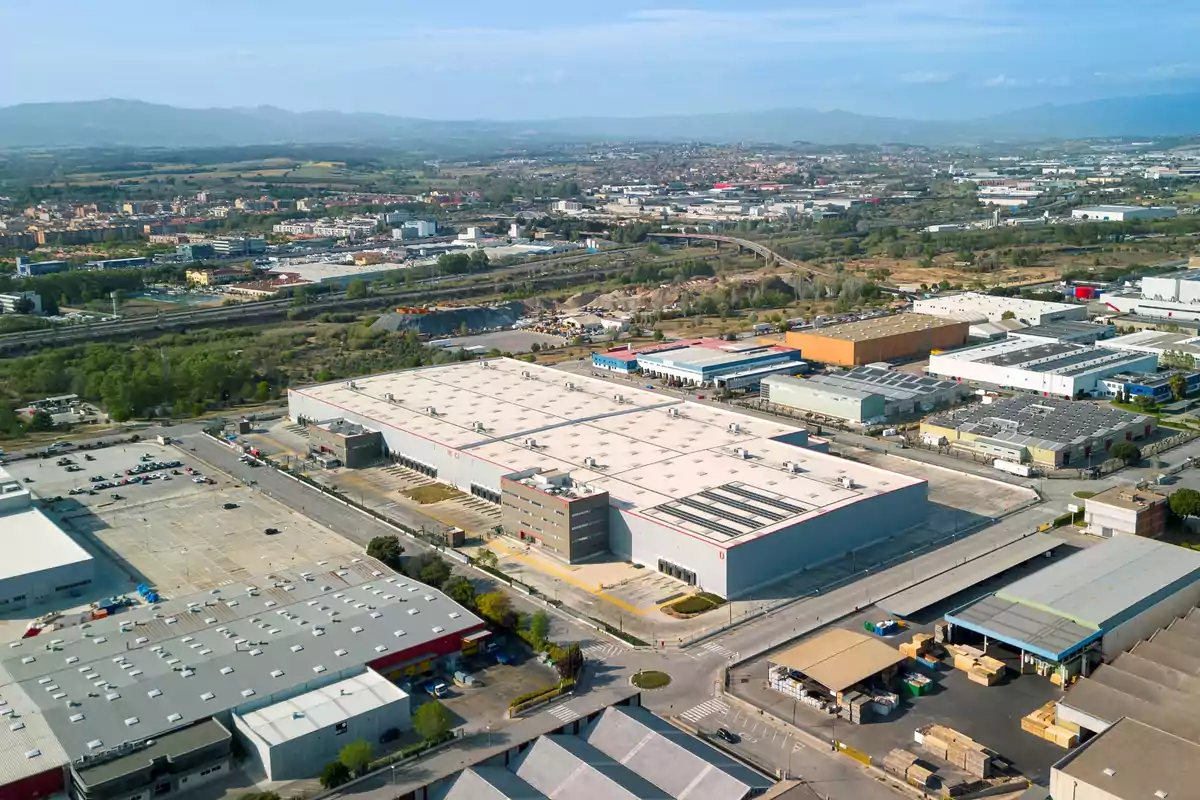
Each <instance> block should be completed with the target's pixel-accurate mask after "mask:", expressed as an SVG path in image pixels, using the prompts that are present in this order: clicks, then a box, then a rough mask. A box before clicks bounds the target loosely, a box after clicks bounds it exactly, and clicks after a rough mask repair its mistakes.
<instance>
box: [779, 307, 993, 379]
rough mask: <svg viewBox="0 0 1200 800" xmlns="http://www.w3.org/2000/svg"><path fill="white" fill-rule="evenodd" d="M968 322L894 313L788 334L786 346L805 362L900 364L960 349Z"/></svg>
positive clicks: (851, 365)
mask: <svg viewBox="0 0 1200 800" xmlns="http://www.w3.org/2000/svg"><path fill="white" fill-rule="evenodd" d="M970 327H971V323H970V322H965V321H961V320H953V319H945V318H943V317H934V316H930V315H928V314H895V315H893V316H889V317H876V318H874V319H864V320H859V321H857V322H846V323H843V324H841V325H831V326H829V327H828V328H815V329H811V330H804V331H788V333H787V346H788V347H794V348H796V349H797V350H799V351H800V355H801V356H802V357H803V358H804V360H805V361H816V362H819V363H822V364H836V365H838V366H842V367H855V366H861V365H863V364H871V363H873V362H876V361H900V360H904V359H908V358H912V357H914V356H920V355H928V354H929V351H931V350H945V349H948V348H951V347H961V346H962V345H964V344H966V342H967V330H968V329H969V328H970Z"/></svg>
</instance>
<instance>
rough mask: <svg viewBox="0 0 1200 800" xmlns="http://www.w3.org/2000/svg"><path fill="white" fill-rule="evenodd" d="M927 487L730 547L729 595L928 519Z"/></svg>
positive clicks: (869, 500)
mask: <svg viewBox="0 0 1200 800" xmlns="http://www.w3.org/2000/svg"><path fill="white" fill-rule="evenodd" d="M928 489H929V485H928V484H927V483H924V482H922V483H919V484H916V485H913V486H906V487H903V488H901V489H897V490H895V491H891V492H888V493H887V494H881V495H877V496H875V497H867V498H864V499H862V500H860V501H859V502H857V503H853V504H851V505H849V506H845V507H843V508H839V509H835V510H833V511H829V512H827V513H824V514H821V515H819V516H817V517H814V518H812V519H809V520H807V521H805V522H801V523H799V524H796V525H792V526H790V527H787V528H783V529H781V530H779V531H776V532H774V533H772V534H770V535H768V536H762V537H759V538H757V539H751V540H748V541H744V542H742V543H741V544H738V545H736V546H734V547H732V548H730V550H729V553H728V555H727V557H726V561H727V570H728V572H729V577H728V579H727V583H728V591H729V594H728V595H726V596H727V597H737V596H739V595H743V594H745V593H746V592H748V591H751V590H752V589H754V588H755V587H758V586H763V585H765V584H768V583H771V582H773V581H777V580H779V579H780V578H783V577H786V576H788V575H792V574H794V573H797V572H800V571H801V570H804V569H809V568H811V567H814V566H817V565H819V564H823V563H825V562H828V561H832V560H836V559H840V558H844V557H845V556H846V554H847V553H849V552H850V551H851V550H855V549H858V548H860V547H864V546H866V545H869V544H871V543H873V542H878V541H881V540H883V539H887V538H888V537H890V536H892V535H893V534H896V533H899V532H900V531H903V530H905V529H907V528H911V527H912V526H914V525H919V524H921V523H923V522H925V521H926V519H927V518H928V514H929V508H928Z"/></svg>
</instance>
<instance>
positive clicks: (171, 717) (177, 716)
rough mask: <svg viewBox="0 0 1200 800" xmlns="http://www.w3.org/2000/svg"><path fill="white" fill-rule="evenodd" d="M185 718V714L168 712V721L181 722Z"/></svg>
mask: <svg viewBox="0 0 1200 800" xmlns="http://www.w3.org/2000/svg"><path fill="white" fill-rule="evenodd" d="M182 719H183V714H179V713H175V714H167V722H179V721H180V720H182Z"/></svg>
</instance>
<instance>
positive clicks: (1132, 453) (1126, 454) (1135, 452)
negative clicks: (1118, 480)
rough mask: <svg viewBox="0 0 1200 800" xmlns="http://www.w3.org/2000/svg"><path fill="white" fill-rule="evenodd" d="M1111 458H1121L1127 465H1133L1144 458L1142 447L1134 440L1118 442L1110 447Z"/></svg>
mask: <svg viewBox="0 0 1200 800" xmlns="http://www.w3.org/2000/svg"><path fill="white" fill-rule="evenodd" d="M1108 455H1109V457H1110V458H1116V459H1120V460H1121V461H1124V462H1125V465H1126V466H1131V465H1133V464H1136V463H1138V462H1139V461H1141V460H1142V451H1141V449H1140V448H1139V447H1138V446H1137V445H1136V444H1134V443H1133V442H1117V443H1116V444H1114V445H1113V446H1112V447H1110V448H1108Z"/></svg>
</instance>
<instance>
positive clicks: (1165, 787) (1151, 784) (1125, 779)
mask: <svg viewBox="0 0 1200 800" xmlns="http://www.w3.org/2000/svg"><path fill="white" fill-rule="evenodd" d="M1057 769H1058V770H1059V771H1060V772H1061V773H1063V774H1064V775H1068V776H1070V777H1071V778H1074V779H1076V780H1078V781H1080V782H1082V783H1086V784H1090V785H1091V786H1096V787H1102V789H1103V791H1104V793H1105V794H1106V795H1107V796H1108V797H1111V798H1114V800H1141V798H1149V797H1153V798H1186V797H1191V796H1194V795H1195V793H1196V787H1197V786H1200V744H1197V743H1196V742H1194V741H1189V740H1188V739H1184V738H1181V737H1179V736H1175V735H1172V734H1170V733H1167V732H1165V731H1161V730H1159V729H1158V728H1155V727H1153V726H1151V725H1146V724H1144V723H1141V722H1138V721H1137V720H1136V719H1128V718H1126V719H1123V720H1121V721H1120V722H1118V723H1117V724H1116V725H1113V726H1112V727H1111V728H1109V729H1108V730H1107V731H1105V732H1104V734H1103V735H1101V736H1100V737H1098V738H1097V739H1095V740H1094V741H1092V742H1091V743H1090V744H1088V745H1087V746H1085V747H1082V748H1080V749H1079V750H1077V751H1075V752H1074V753H1072V754H1071V755H1069V756H1067V757H1066V758H1065V759H1064V760H1063V761H1062V762H1060V763H1059V764H1058V765H1057ZM1081 794H1082V793H1081Z"/></svg>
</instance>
